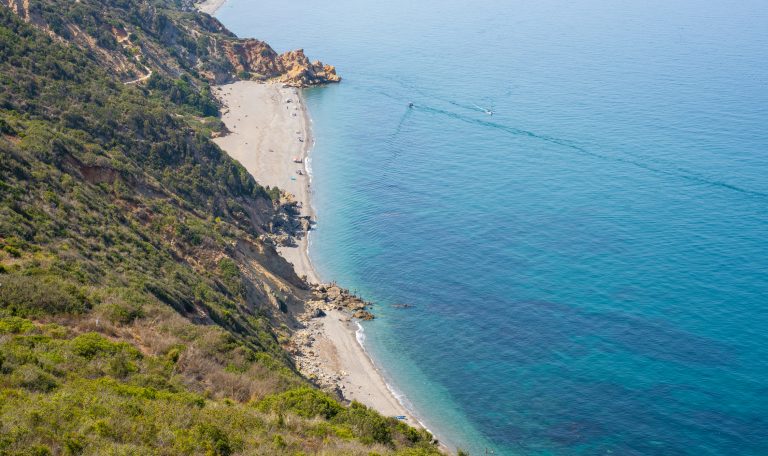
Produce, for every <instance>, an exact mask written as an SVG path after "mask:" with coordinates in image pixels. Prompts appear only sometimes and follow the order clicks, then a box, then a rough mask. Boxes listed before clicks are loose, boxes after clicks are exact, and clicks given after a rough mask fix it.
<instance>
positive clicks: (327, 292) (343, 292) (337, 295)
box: [307, 283, 374, 320]
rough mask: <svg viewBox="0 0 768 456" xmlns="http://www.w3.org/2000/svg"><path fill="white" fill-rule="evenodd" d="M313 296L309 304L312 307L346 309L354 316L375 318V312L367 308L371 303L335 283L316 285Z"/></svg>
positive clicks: (364, 318) (365, 318) (368, 318)
mask: <svg viewBox="0 0 768 456" xmlns="http://www.w3.org/2000/svg"><path fill="white" fill-rule="evenodd" d="M312 295H313V298H314V299H312V300H310V301H309V302H308V303H307V304H308V306H309V308H310V309H320V310H325V311H328V310H344V311H349V312H351V313H352V316H353V317H354V318H360V319H363V320H373V318H374V317H373V314H371V313H370V312H368V311H367V310H366V309H367V308H368V307H369V306H370V305H371V303H369V302H367V301H365V300H363V299H362V298H360V297H359V296H357V295H355V294H353V293H351V292H350V291H349V290H347V289H346V288H341V287H339V286H338V285H336V284H334V283H330V284H322V283H321V284H319V285H315V286H314V288H313V289H312Z"/></svg>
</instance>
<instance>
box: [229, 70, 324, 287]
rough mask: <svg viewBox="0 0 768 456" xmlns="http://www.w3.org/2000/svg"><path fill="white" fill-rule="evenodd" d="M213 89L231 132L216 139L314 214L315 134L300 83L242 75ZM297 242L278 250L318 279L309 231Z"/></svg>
mask: <svg viewBox="0 0 768 456" xmlns="http://www.w3.org/2000/svg"><path fill="white" fill-rule="evenodd" d="M214 94H215V95H216V96H217V97H218V98H219V99H220V100H221V101H222V102H223V103H224V106H225V107H224V109H223V110H222V120H223V121H224V124H225V125H226V126H227V129H229V131H230V132H231V133H230V134H228V135H226V136H222V137H220V138H216V139H215V140H214V142H216V144H218V145H219V146H220V147H221V148H222V149H224V150H225V151H226V152H227V153H228V154H229V156H231V157H232V158H234V159H236V160H237V161H239V162H240V163H241V164H242V165H243V166H245V169H247V170H248V172H249V173H251V175H252V176H253V177H254V179H256V181H257V182H258V183H259V184H261V185H263V186H265V187H266V186H270V187H275V186H277V187H278V188H280V189H281V190H283V191H286V192H288V193H290V194H292V195H293V196H294V198H295V199H296V200H297V201H298V202H299V203H300V204H301V215H302V216H310V217H311V218H312V219H314V214H313V213H312V206H311V205H310V202H309V175H308V173H307V169H306V157H307V154H308V153H309V149H310V148H311V147H312V135H311V130H310V128H309V117H308V116H307V111H306V109H304V102H303V100H302V98H301V97H300V95H299V91H298V89H295V88H287V87H283V86H282V85H281V84H261V83H257V82H252V81H238V82H235V83H232V84H227V85H222V86H218V87H216V88H214ZM295 159H298V160H301V163H295V162H294V160H295ZM298 171H300V172H301V174H298ZM297 243H298V247H279V248H278V251H279V252H280V254H281V255H283V257H285V259H287V260H288V261H289V262H291V263H293V266H294V268H295V269H296V272H297V273H298V274H299V276H303V275H306V276H307V279H308V280H309V281H310V282H313V283H317V282H318V278H317V275H316V274H315V271H314V270H313V269H312V266H311V264H310V262H309V257H308V255H307V236H303V237H301V238H300V239H297Z"/></svg>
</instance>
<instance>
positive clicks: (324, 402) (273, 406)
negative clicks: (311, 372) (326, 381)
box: [256, 387, 344, 419]
mask: <svg viewBox="0 0 768 456" xmlns="http://www.w3.org/2000/svg"><path fill="white" fill-rule="evenodd" d="M256 407H257V408H258V409H259V410H262V411H265V412H273V413H278V414H280V413H289V412H290V413H294V414H296V415H299V416H302V417H304V418H313V417H316V416H321V417H323V418H325V419H329V418H333V417H334V416H336V415H337V414H338V413H340V412H341V411H343V410H344V407H342V406H341V405H340V404H339V403H338V402H336V401H335V400H334V399H333V398H331V397H330V396H328V395H327V394H325V393H323V392H322V391H319V390H317V389H313V388H308V387H303V388H297V389H292V390H289V391H286V392H284V393H281V394H274V395H271V396H267V397H265V398H264V399H262V400H261V401H259V402H258V403H257V404H256Z"/></svg>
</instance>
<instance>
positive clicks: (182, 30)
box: [0, 0, 341, 87]
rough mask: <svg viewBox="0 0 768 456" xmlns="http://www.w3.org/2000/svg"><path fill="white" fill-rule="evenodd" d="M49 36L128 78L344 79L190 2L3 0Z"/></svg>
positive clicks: (296, 82) (0, 0) (296, 83)
mask: <svg viewBox="0 0 768 456" xmlns="http://www.w3.org/2000/svg"><path fill="white" fill-rule="evenodd" d="M0 4H3V5H5V6H7V7H8V8H10V9H11V10H12V11H13V12H14V13H16V14H17V15H18V16H19V17H20V18H22V19H23V20H25V21H26V22H28V23H30V24H33V25H35V26H36V27H38V28H40V29H41V30H44V31H45V32H46V33H47V34H48V35H49V36H51V37H53V38H55V39H58V40H62V41H66V42H69V43H73V44H76V45H77V46H80V47H81V48H83V49H85V50H87V51H88V52H89V53H90V54H91V55H93V56H94V57H95V58H96V59H98V60H99V61H100V63H101V64H103V65H104V66H105V67H107V68H109V69H110V70H112V71H114V72H115V74H117V75H118V76H119V77H120V78H121V79H122V80H123V81H124V82H129V83H136V82H142V81H145V80H147V79H149V78H150V77H151V76H152V75H157V76H159V77H166V78H178V77H181V76H185V77H187V78H188V79H189V80H191V81H198V83H199V84H204V83H210V84H221V83H225V82H231V81H235V80H243V79H245V80H248V79H254V80H259V81H270V80H271V81H277V82H282V83H284V84H286V85H290V86H293V87H307V86H311V85H319V84H327V83H334V82H339V81H340V80H341V77H340V76H339V75H338V74H336V69H335V68H334V67H333V66H331V65H326V64H323V63H322V62H319V61H314V62H312V61H310V60H309V58H307V56H306V55H304V51H303V50H301V49H299V50H295V51H289V52H286V53H284V54H278V53H277V52H275V51H274V50H273V49H272V48H271V47H270V46H269V45H268V44H267V43H265V42H263V41H259V40H256V39H241V38H238V37H237V36H235V35H234V34H233V33H232V32H230V31H229V30H227V29H226V27H224V26H223V25H222V24H221V23H220V22H219V21H218V20H217V19H216V18H214V17H211V16H209V15H207V14H205V13H200V12H198V11H197V10H196V9H195V7H194V4H193V3H192V2H190V1H182V2H180V3H179V4H178V5H177V4H176V3H175V2H170V1H137V0H131V1H121V2H103V3H98V4H93V5H92V6H93V8H91V7H89V3H83V2H72V1H68V0H46V1H34V0H32V1H30V0H0Z"/></svg>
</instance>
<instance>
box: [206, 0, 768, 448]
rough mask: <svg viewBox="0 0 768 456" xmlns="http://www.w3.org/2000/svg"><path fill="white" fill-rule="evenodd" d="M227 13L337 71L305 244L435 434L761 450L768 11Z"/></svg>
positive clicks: (691, 1)
mask: <svg viewBox="0 0 768 456" xmlns="http://www.w3.org/2000/svg"><path fill="white" fill-rule="evenodd" d="M218 16H219V18H220V19H221V20H222V21H223V22H224V23H225V24H226V25H227V26H229V27H230V28H232V29H233V30H234V31H235V32H236V33H238V34H239V35H241V36H255V37H258V38H261V39H264V40H267V41H268V42H270V43H271V44H272V45H273V46H274V47H275V48H277V50H279V51H283V50H287V49H291V48H297V47H304V48H305V49H306V51H307V52H308V54H309V55H310V56H311V57H313V58H321V59H322V60H324V61H326V62H329V63H333V64H335V65H336V66H337V68H338V70H339V72H340V73H341V74H342V76H343V77H344V78H345V79H344V81H343V83H342V84H340V85H338V86H332V87H326V88H322V89H313V90H310V91H307V92H306V96H307V99H308V103H309V105H310V111H311V114H312V117H313V119H314V132H315V136H316V138H317V144H316V148H315V150H314V152H313V155H312V166H313V172H314V180H313V184H314V192H315V196H314V197H315V199H314V205H315V207H316V210H317V212H318V220H319V223H318V225H317V231H316V232H315V233H314V234H313V237H312V249H311V254H312V257H313V260H314V262H315V263H316V265H317V267H318V268H319V270H320V273H321V275H322V276H323V278H325V279H327V280H330V279H336V280H338V281H339V282H341V283H342V284H344V285H346V286H349V287H350V288H354V289H357V290H360V291H361V292H362V293H363V295H364V296H365V297H367V298H370V299H373V300H375V301H376V302H377V303H378V304H377V306H376V314H377V316H378V319H377V320H375V321H374V322H372V323H370V324H366V325H365V335H366V346H367V348H368V349H369V350H370V351H371V352H372V353H373V354H374V355H375V358H376V359H377V360H378V362H379V364H380V365H381V366H382V367H383V369H384V370H385V372H386V374H387V376H388V377H389V378H390V379H391V381H392V384H393V385H394V387H395V388H396V389H397V390H398V391H400V392H402V393H404V394H405V396H406V399H407V401H408V403H409V405H410V406H411V407H413V408H414V409H415V410H416V412H417V413H418V414H419V416H420V417H421V418H422V419H423V421H424V422H425V423H426V424H427V426H428V427H429V428H430V429H432V430H433V431H435V432H436V434H437V435H438V437H440V439H441V440H443V441H445V442H447V443H448V444H449V445H450V446H451V447H456V446H460V447H463V448H465V449H469V450H471V452H472V453H473V454H483V451H484V448H486V447H487V448H492V449H494V450H495V452H496V454H519V455H533V454H535V455H544V454H552V455H592V454H616V455H633V454H644V455H645V454H658V455H678V454H679V455H715V454H718V455H735V454H739V455H765V454H768V2H765V1H764V0H761V1H750V0H747V1H740V2H726V1H722V0H679V1H671V2H670V1H660V0H649V1H637V0H633V1H628V0H615V1H608V0H584V1H581V2H567V1H556V0H541V1H536V2H527V1H518V0H504V1H502V0H478V1H474V2H466V1H456V0H443V1H439V2H438V1H434V0H422V1H405V0H380V1H376V2H373V1H361V0H356V1H353V0H338V1H335V2H330V3H329V2H311V1H308V0H293V1H290V2H278V1H275V0H264V1H259V2H250V1H247V0H230V1H229V3H227V4H226V5H225V6H224V8H222V9H221V10H220V11H219V12H218ZM408 102H413V103H415V107H414V108H413V109H408V108H407V104H408ZM475 105H477V106H479V107H492V108H493V109H494V110H495V114H494V115H493V116H489V115H486V114H485V113H483V112H482V111H481V110H480V109H478V107H477V106H475ZM395 303H409V304H413V305H414V306H415V307H414V308H411V309H406V310H403V309H396V308H393V307H392V304H395Z"/></svg>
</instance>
